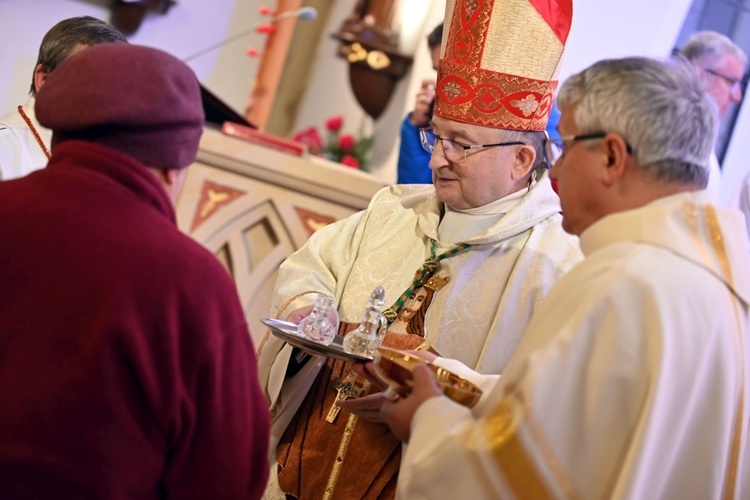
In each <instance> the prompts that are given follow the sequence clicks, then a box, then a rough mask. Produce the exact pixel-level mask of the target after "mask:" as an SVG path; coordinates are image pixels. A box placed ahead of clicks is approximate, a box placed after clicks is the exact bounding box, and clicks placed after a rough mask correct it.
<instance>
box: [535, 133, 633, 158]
mask: <svg viewBox="0 0 750 500" xmlns="http://www.w3.org/2000/svg"><path fill="white" fill-rule="evenodd" d="M607 133H608V132H597V133H595V134H581V135H566V136H563V137H556V138H554V139H544V159H545V160H547V163H548V164H549V166H550V167H553V166H555V164H556V163H557V162H558V161H559V160H560V159H561V158H562V157H563V156H565V153H566V147H565V143H566V142H567V143H570V142H572V143H577V142H579V141H588V140H591V139H603V138H604V137H606V135H607ZM625 146H626V147H627V151H628V154H631V155H632V154H633V148H632V147H631V146H630V144H628V143H627V142H625ZM572 147H573V146H572V145H571V146H570V147H569V148H567V149H570V148H572Z"/></svg>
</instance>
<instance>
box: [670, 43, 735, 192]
mask: <svg viewBox="0 0 750 500" xmlns="http://www.w3.org/2000/svg"><path fill="white" fill-rule="evenodd" d="M680 54H682V55H683V56H684V57H685V58H686V59H687V60H688V61H690V62H691V63H693V64H694V65H695V67H696V68H697V69H698V73H699V75H700V78H701V81H702V82H703V84H704V85H705V86H706V91H707V92H708V94H709V96H710V97H711V98H712V99H713V101H714V102H715V103H716V109H717V111H718V114H719V119H721V118H724V117H725V116H726V114H727V112H728V111H729V110H730V109H731V107H732V106H733V105H735V104H738V103H739V102H741V101H742V91H743V89H744V88H745V85H746V83H747V82H746V79H745V67H746V66H747V55H745V53H744V52H743V50H742V49H741V48H740V47H739V46H738V45H737V44H735V43H734V42H733V41H732V40H731V39H729V38H728V37H726V36H724V35H722V34H721V33H717V32H715V31H698V32H696V33H694V34H693V35H692V36H691V37H690V38H689V39H688V41H687V43H686V44H685V46H684V47H683V48H682V50H681V51H680ZM706 189H707V190H708V191H709V193H710V196H711V200H712V201H713V202H715V203H718V202H719V195H720V193H721V167H720V166H719V160H718V159H717V158H716V155H715V154H711V175H710V177H709V179H708V186H707V187H706Z"/></svg>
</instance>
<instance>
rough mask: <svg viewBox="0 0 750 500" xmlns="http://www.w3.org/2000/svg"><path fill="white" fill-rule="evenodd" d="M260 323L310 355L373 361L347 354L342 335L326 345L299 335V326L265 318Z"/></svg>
mask: <svg viewBox="0 0 750 500" xmlns="http://www.w3.org/2000/svg"><path fill="white" fill-rule="evenodd" d="M260 321H261V323H263V324H264V325H266V326H267V327H268V328H270V329H271V333H273V334H274V336H276V337H278V338H280V339H281V340H283V341H284V342H286V343H287V344H289V345H292V346H294V347H296V348H297V349H300V350H302V351H304V352H306V353H308V354H312V355H314V356H325V357H327V358H335V359H340V360H342V361H349V362H359V363H364V362H366V361H372V358H370V357H367V356H362V355H359V354H350V353H348V352H346V351H345V350H344V345H343V341H344V337H343V336H341V335H336V337H335V338H334V339H333V342H331V343H330V344H329V345H324V344H321V343H320V342H315V341H314V340H309V339H306V338H304V337H300V336H299V335H297V325H296V324H294V323H290V322H289V321H282V320H280V319H274V318H265V319H261V320H260Z"/></svg>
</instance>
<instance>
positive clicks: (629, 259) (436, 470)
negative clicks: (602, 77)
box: [398, 193, 750, 500]
mask: <svg viewBox="0 0 750 500" xmlns="http://www.w3.org/2000/svg"><path fill="white" fill-rule="evenodd" d="M704 197H705V193H699V194H681V195H676V196H671V197H667V198H663V199H661V200H658V201H656V202H653V203H651V204H649V205H647V206H645V207H642V208H640V209H637V210H631V211H627V212H621V213H618V214H614V215H611V216H608V217H605V218H603V219H601V220H600V221H598V222H596V223H595V224H594V225H592V226H591V227H590V228H588V229H587V230H586V231H585V232H584V233H583V235H582V236H581V247H582V249H583V250H584V253H585V255H586V259H585V260H584V262H583V263H581V264H580V265H579V266H577V267H576V268H575V269H573V270H572V271H571V272H570V273H569V274H568V275H567V276H566V277H565V278H563V280H562V281H561V282H560V283H559V285H558V286H557V287H555V289H554V290H553V291H552V292H551V293H550V295H549V296H548V297H547V298H546V299H545V301H544V303H543V304H542V306H541V307H540V308H539V310H538V312H537V313H536V314H535V316H534V318H533V319H532V321H531V322H530V324H529V327H528V329H527V331H526V332H525V333H524V336H523V339H522V341H521V343H520V344H519V347H518V350H517V352H516V355H515V356H514V357H513V359H512V360H511V362H510V364H509V365H508V367H507V369H506V370H505V371H504V373H503V376H502V377H501V378H500V379H499V380H498V379H497V378H486V377H483V376H481V375H478V374H473V375H472V374H471V373H470V371H469V370H468V369H467V368H464V369H463V371H464V372H465V373H467V375H468V376H469V377H470V378H471V377H473V378H472V379H473V380H474V381H475V382H478V383H479V384H480V385H481V386H482V387H483V388H484V389H485V395H484V396H483V398H482V400H481V401H480V403H479V404H478V405H477V406H476V407H475V408H474V409H473V410H471V411H470V410H467V409H465V408H463V407H460V406H458V405H456V404H454V403H452V402H451V401H449V400H448V399H447V398H444V397H438V398H432V399H430V400H428V401H427V402H425V404H424V405H423V406H422V407H420V408H419V410H418V411H417V413H416V414H415V418H414V420H413V421H412V431H411V440H410V442H409V446H407V447H406V449H405V452H404V456H403V459H402V465H401V473H400V476H399V484H398V487H399V495H400V496H401V497H402V498H408V499H410V500H411V499H420V498H425V499H426V498H459V497H460V498H535V499H536V498H587V499H588V498H590V499H601V498H614V499H633V500H636V499H637V500H640V499H646V498H649V499H650V498H663V499H673V498H674V499H677V498H679V499H719V498H734V499H739V498H749V497H748V495H750V485H748V482H749V481H750V457H749V456H748V435H747V434H748V430H750V421H749V419H748V417H749V413H750V411H748V403H749V401H748V400H749V399H750V387H749V386H748V379H749V374H748V360H750V350H749V344H750V338H748V334H749V332H748V325H749V322H748V304H749V303H750V264H749V263H748V245H747V241H746V237H745V234H744V230H743V226H744V221H743V220H742V217H741V216H740V214H739V213H738V212H736V211H734V210H728V209H722V208H719V207H715V206H713V205H709V204H707V203H705V198H704ZM438 362H439V363H447V364H448V365H451V366H450V369H452V370H454V371H461V369H460V367H458V366H456V365H457V363H456V362H454V361H449V360H438ZM483 379H484V380H483Z"/></svg>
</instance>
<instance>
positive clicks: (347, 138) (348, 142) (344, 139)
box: [339, 134, 354, 153]
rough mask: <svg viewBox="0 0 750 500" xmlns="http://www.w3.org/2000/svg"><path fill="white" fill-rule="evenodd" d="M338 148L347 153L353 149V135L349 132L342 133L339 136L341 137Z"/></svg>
mask: <svg viewBox="0 0 750 500" xmlns="http://www.w3.org/2000/svg"><path fill="white" fill-rule="evenodd" d="M339 148H341V151H344V152H345V153H348V152H349V151H351V150H352V149H354V136H353V135H351V134H344V135H342V136H341V139H339Z"/></svg>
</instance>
